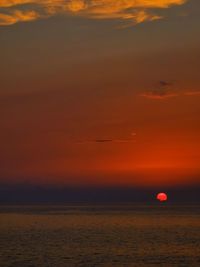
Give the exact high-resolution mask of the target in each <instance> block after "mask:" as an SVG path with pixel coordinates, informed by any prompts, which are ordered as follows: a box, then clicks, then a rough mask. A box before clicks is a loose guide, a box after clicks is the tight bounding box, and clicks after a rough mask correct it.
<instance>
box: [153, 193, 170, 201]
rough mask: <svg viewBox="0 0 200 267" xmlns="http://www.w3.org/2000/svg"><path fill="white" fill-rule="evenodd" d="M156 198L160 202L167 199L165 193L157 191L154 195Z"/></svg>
mask: <svg viewBox="0 0 200 267" xmlns="http://www.w3.org/2000/svg"><path fill="white" fill-rule="evenodd" d="M156 198H157V200H159V201H160V202H164V201H167V198H168V197H167V194H166V193H158V194H157V196H156Z"/></svg>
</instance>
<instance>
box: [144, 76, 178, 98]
mask: <svg viewBox="0 0 200 267" xmlns="http://www.w3.org/2000/svg"><path fill="white" fill-rule="evenodd" d="M140 96H142V97H146V98H151V99H166V98H171V97H175V96H178V93H177V92H175V90H174V88H173V83H171V82H168V81H164V80H161V81H159V83H158V84H157V85H156V87H155V88H154V89H153V90H149V91H146V92H144V93H142V94H140Z"/></svg>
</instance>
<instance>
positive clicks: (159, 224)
mask: <svg viewBox="0 0 200 267" xmlns="http://www.w3.org/2000/svg"><path fill="white" fill-rule="evenodd" d="M79 266H80V267H95V266H104V267H123V266H126V267H132V266H135V267H140V266H169V267H170V266H178V267H181V266H185V267H192V266H195V267H198V266H200V209H199V206H198V205H191V206H183V205H182V206H181V205H180V206H173V205H168V206H165V205H158V206H151V205H131V204H123V205H113V206H110V205H104V206H100V205H96V206H92V205H71V206H7V207H0V267H79Z"/></svg>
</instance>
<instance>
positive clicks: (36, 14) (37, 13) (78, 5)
mask: <svg viewBox="0 0 200 267" xmlns="http://www.w3.org/2000/svg"><path fill="white" fill-rule="evenodd" d="M186 1H187V0H1V1H0V25H11V24H15V23H17V22H20V21H31V20H36V19H40V18H48V17H50V16H55V15H58V14H68V15H74V16H82V17H86V18H91V19H120V20H123V21H124V20H126V21H129V22H132V23H134V24H137V23H142V22H144V21H152V20H157V19H161V18H162V16H160V15H159V14H157V13H156V12H155V9H166V8H170V7H171V6H173V5H182V4H184V3H185V2H186Z"/></svg>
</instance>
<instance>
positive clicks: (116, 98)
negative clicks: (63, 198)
mask: <svg viewBox="0 0 200 267" xmlns="http://www.w3.org/2000/svg"><path fill="white" fill-rule="evenodd" d="M199 29H200V1H199V0H68V1H67V0H1V1H0V129H1V133H0V183H1V184H5V183H6V184H10V185H13V184H14V185H16V184H22V183H23V184H29V185H30V184H31V185H32V184H33V185H38V184H39V185H41V184H42V185H56V186H62V185H66V186H140V187H141V186H151V187H152V186H166V187H169V186H176V187H177V186H185V185H186V186H187V185H190V186H194V185H196V184H197V185H199V184H200V123H199V122H200V121H199V118H200V75H199V70H200V49H199V48H200V34H199Z"/></svg>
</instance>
